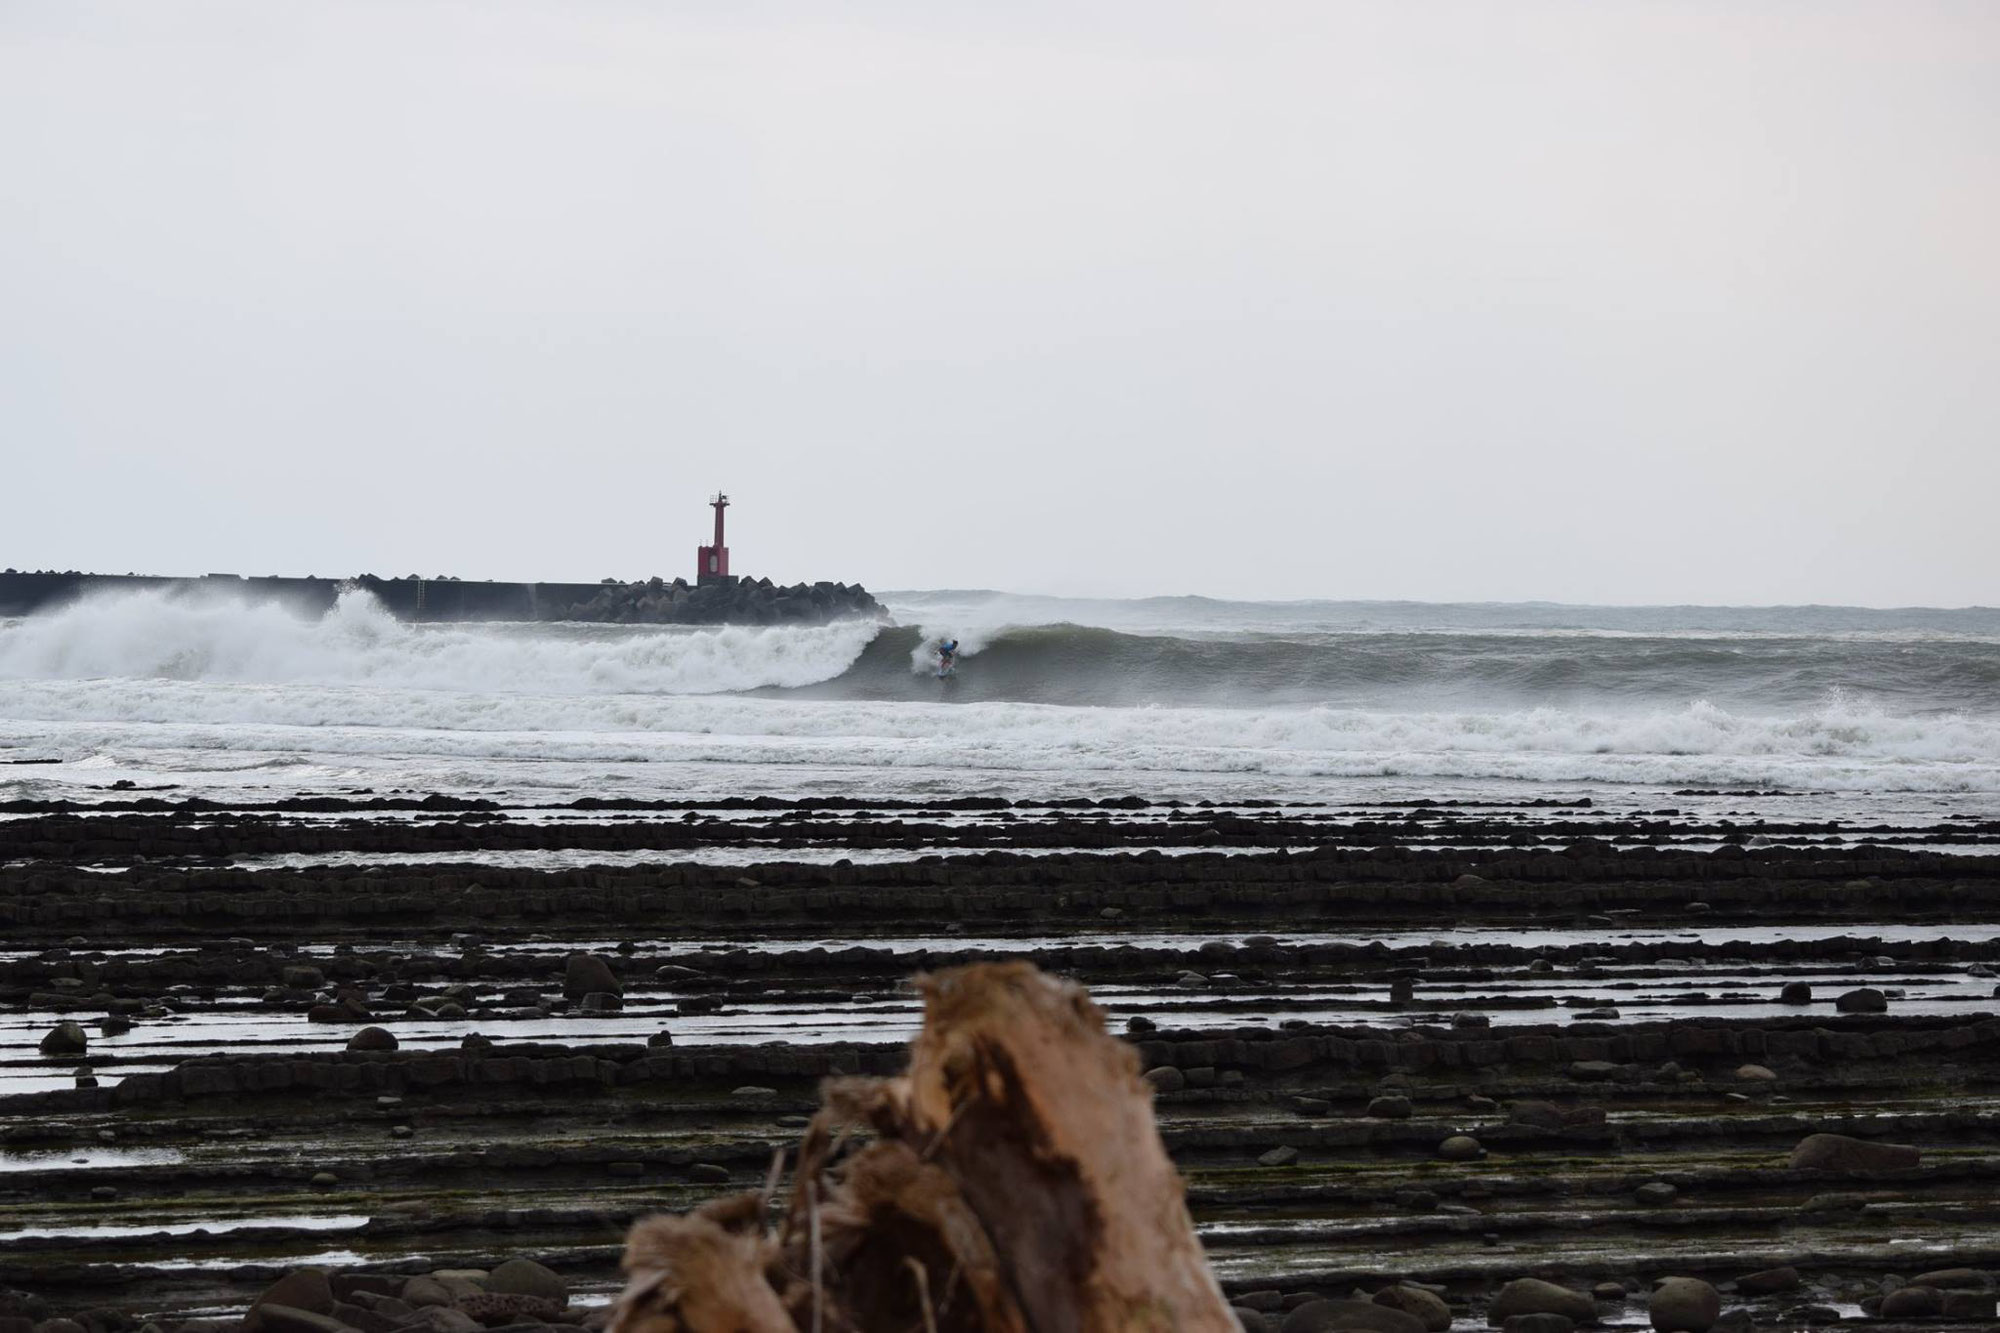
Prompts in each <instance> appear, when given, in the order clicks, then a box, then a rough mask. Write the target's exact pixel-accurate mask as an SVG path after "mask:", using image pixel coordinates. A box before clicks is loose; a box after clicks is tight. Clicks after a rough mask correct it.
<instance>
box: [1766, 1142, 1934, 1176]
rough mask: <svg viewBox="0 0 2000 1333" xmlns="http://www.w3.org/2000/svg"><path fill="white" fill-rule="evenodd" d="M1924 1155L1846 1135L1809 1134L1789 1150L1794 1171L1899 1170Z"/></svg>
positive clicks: (1904, 1145)
mask: <svg viewBox="0 0 2000 1333" xmlns="http://www.w3.org/2000/svg"><path fill="white" fill-rule="evenodd" d="M1922 1160H1923V1154H1922V1153H1920V1152H1918V1151H1917V1149H1915V1148H1913V1147H1910V1146H1909V1145H1908V1144H1905V1143H1873V1142H1870V1141H1869V1140H1867V1139H1856V1138H1850V1137H1848V1136H1847V1135H1845V1134H1808V1135H1806V1136H1805V1137H1804V1138H1803V1139H1800V1140H1799V1146H1798V1147H1796V1148H1794V1149H1792V1161H1791V1165H1792V1169H1793V1170H1794V1171H1902V1170H1907V1169H1908V1168H1910V1167H1913V1166H1915V1165H1917V1164H1918V1163H1919V1162H1920V1161H1922Z"/></svg>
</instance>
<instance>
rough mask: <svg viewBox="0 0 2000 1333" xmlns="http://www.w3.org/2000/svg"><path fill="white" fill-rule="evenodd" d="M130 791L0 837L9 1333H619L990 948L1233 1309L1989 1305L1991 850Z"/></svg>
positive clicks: (1957, 825)
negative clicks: (1033, 995) (1046, 1017)
mask: <svg viewBox="0 0 2000 1333" xmlns="http://www.w3.org/2000/svg"><path fill="white" fill-rule="evenodd" d="M106 796H107V803H106V804H104V805H96V806H92V805H65V804H49V803H44V804H41V805H35V806H27V805H20V806H19V807H18V808H10V809H8V810H6V811H4V812H0V813H4V814H6V815H7V816H8V817H7V818H4V819H0V940H4V943H0V1034H4V1036H0V1288H7V1289H9V1291H10V1292H11V1294H0V1333H37V1331H39V1333H76V1329H78V1328H80V1329H83V1330H85V1333H124V1331H125V1330H128V1329H134V1328H140V1327H143V1326H144V1325H145V1324H147V1323H151V1324H154V1325H156V1326H157V1327H158V1328H159V1329H160V1330H162V1333H223V1330H225V1329H228V1330H233V1329H235V1328H238V1327H240V1326H243V1319H244V1314H245V1311H246V1310H250V1309H252V1306H253V1303H254V1302H258V1301H260V1299H261V1301H262V1304H261V1305H259V1306H257V1307H256V1310H257V1312H256V1313H254V1314H252V1316H251V1318H250V1320H249V1324H248V1327H250V1328H251V1329H252V1330H253V1331H254V1330H263V1331H264V1333H272V1331H274V1330H275V1331H278V1333H338V1330H340V1329H345V1328H352V1329H357V1330H361V1333H389V1331H390V1330H393V1329H411V1330H430V1333H471V1330H472V1329H474V1328H479V1327H508V1328H514V1329H517V1330H518V1333H536V1330H539V1329H540V1328H544V1327H548V1328H559V1329H570V1328H585V1329H591V1328H595V1327H596V1326H597V1325H598V1324H600V1323H601V1322H602V1320H603V1317H604V1316H603V1314H602V1308H603V1304H604V1302H605V1301H606V1300H607V1299H608V1298H609V1296H610V1295H611V1293H612V1292H613V1291H614V1290H615V1289H616V1286H617V1283H618V1277H617V1273H616V1265H617V1259H618V1254H619V1251H620V1244H621V1240H622V1236H623V1232H624V1230H625V1228H626V1227H627V1226H629V1225H630V1224H631V1222H633V1221H634V1220H635V1219H637V1218H638V1217H640V1216H642V1215H644V1214H646V1213H649V1212H653V1211H657V1210H662V1209H664V1210H682V1209H686V1208H690V1207H694V1206H696V1205H698V1204H700V1203H702V1202H704V1201H706V1200H708V1199H711V1198H713V1197H715V1196H717V1195H718V1194H723V1193H730V1192H735V1191H741V1190H746V1189H755V1188H757V1187H758V1186H759V1185H760V1184H761V1182H762V1181H763V1179H764V1177H765V1174H766V1172H767V1171H768V1170H769V1168H770V1164H771V1161H772V1158H773V1155H774V1153H776V1152H777V1151H779V1150H780V1149H783V1148H787V1147H789V1146H790V1145H791V1144H792V1143H793V1142H794V1141H795V1140H796V1138H797V1136H798V1133H799V1131H800V1129H801V1127H802V1125H803V1120H804V1117H806V1116H807V1115H809V1114H810V1113H811V1111H812V1110H813V1109H814V1108H815V1107H816V1106H817V1104H818V1091H817V1090H818V1085H819V1083H820V1081H821V1080H822V1079H823V1078H825V1077H827V1076H829V1075H837V1074H851V1073H864V1074H892V1073H895V1072H897V1071H898V1070H899V1069H900V1068H901V1066H902V1063H903V1061H904V1059H905V1049H906V1043H907V1041H908V1038H909V1036H910V1034H911V1033H912V1032H913V1031H914V1026H915V1023H916V1006H915V1002H914V999H913V997H912V995H911V992H910V989H909V986H908V978H909V977H910V976H911V975H913V974H914V973H917V972H920V971H931V970H936V969H939V968H944V967H950V966H957V965H961V964H964V963H968V962H973V961H978V960H982V959H994V958H1004V959H1019V960H1023V961H1029V962H1033V963H1035V964H1037V965H1038V966H1040V967H1041V968H1043V969H1045V970H1047V971H1051V972H1054V973H1058V974H1061V975H1064V976H1068V977H1073V978H1075V979H1076V980H1078V981H1080V982H1081V983H1083V984H1085V985H1086V986H1088V987H1090V989H1091V991H1092V993H1093V995H1094V996H1095V998H1096V1000H1097V1003H1098V1004H1099V1005H1100V1006H1102V1007H1103V1008H1104V1009H1105V1010H1106V1012H1107V1013H1108V1014H1109V1016H1110V1018H1111V1020H1112V1022H1113V1024H1114V1028H1115V1030H1116V1031H1118V1032H1120V1033H1121V1034H1123V1035H1124V1036H1125V1038H1126V1039H1127V1040H1128V1041H1130V1042H1131V1043H1132V1045H1133V1047H1134V1049H1135V1050H1136V1052H1137V1056H1138V1059H1139V1061H1140V1064H1141V1065H1142V1067H1143V1068H1144V1069H1145V1070H1146V1078H1147V1081H1148V1082H1149V1083H1151V1084H1152V1086H1153V1088H1154V1089H1155V1095H1156V1110H1157V1115H1158V1119H1159V1124H1160V1134H1161V1139H1162V1142H1163V1143H1164V1145H1165V1146H1166V1148H1167V1150H1168V1152H1169V1154H1170V1155H1171V1157H1172V1158H1173V1160H1174V1162H1175V1164H1176V1166H1177V1167H1178V1169H1179V1170H1180V1172H1181V1173H1182V1175H1183V1177H1184V1178H1185V1180H1186V1182H1187V1199H1188V1204H1189V1207H1190V1209H1191V1211H1192V1213H1193V1215H1194V1219H1195V1222H1196V1225H1197V1229H1198V1234H1199V1235H1200V1236H1201V1238H1202V1240H1203V1242H1204V1244H1205V1246H1206V1247H1207V1249H1208V1251H1209V1255H1210V1259H1211V1262H1212V1264H1213V1265H1214V1267H1215V1269H1216V1271H1217V1273H1218V1275H1219V1276H1220V1277H1221V1279H1222V1281H1223V1284H1224V1287H1225V1290H1226V1291H1227V1293H1228V1294H1229V1296H1230V1297H1231V1299H1232V1301H1233V1302H1234V1303H1235V1304H1236V1305H1237V1306H1238V1307H1239V1312H1240V1318H1241V1321H1242V1322H1243V1324H1244V1326H1245V1327H1246V1328H1247V1329H1249V1330H1251V1333H1257V1331H1258V1330H1259V1329H1263V1328H1270V1329H1275V1330H1278V1331H1279V1333H1323V1331H1324V1330H1331V1329H1333V1328H1336V1327H1371V1328H1377V1329H1393V1330H1401V1331H1403V1333H1408V1331H1409V1330H1411V1329H1412V1328H1413V1327H1423V1328H1431V1329H1442V1328H1444V1327H1447V1326H1449V1324H1450V1323H1451V1322H1452V1321H1453V1320H1456V1321H1458V1322H1460V1323H1461V1324H1463V1325H1464V1326H1467V1327H1470V1326H1472V1324H1473V1323H1475V1322H1491V1323H1492V1324H1493V1325H1494V1326H1505V1327H1508V1328H1511V1329H1513V1330H1514V1333H1537V1331H1538V1330H1549V1331H1551V1333H1553V1331H1554V1330H1559V1329H1562V1328H1566V1327H1569V1326H1570V1325H1571V1324H1580V1323H1590V1322H1597V1323H1601V1324H1604V1325H1607V1326H1612V1327H1616V1326H1620V1325H1625V1326H1642V1325H1645V1324H1646V1323H1647V1322H1648V1321H1649V1319H1650V1320H1651V1322H1652V1324H1653V1326H1655V1327H1663V1328H1664V1327H1686V1328H1697V1327H1698V1328H1703V1329H1705V1328H1708V1327H1725V1328H1727V1327H1739V1328H1740V1327H1750V1326H1753V1325H1754V1326H1756V1327H1773V1328H1821V1327H1831V1326H1834V1325H1836V1324H1839V1325H1842V1326H1846V1325H1856V1326H1867V1327H1871V1328H1898V1327H1904V1326H1909V1327H1918V1326H1921V1327H1926V1328H1946V1327H1953V1326H1958V1327H1986V1326H1989V1325H1991V1324H1992V1323H1993V1319H1994V1310H1993V1305H1994V1284H1993V1282H1992V1279H1991V1277H1990V1274H1991V1272H1992V1271H1993V1270H1994V1269H1995V1268H1996V1267H2000V1206H1997V1205H1995V1204H1994V1203H1993V1202H1992V1195H1993V1186H1994V1183H1995V1181H1996V1179H2000V1098H1996V1096H1995V1092H1996V1089H1997V1088H2000V999H1995V998H1994V991H1995V986H1996V981H2000V978H1996V976H1995V974H1996V972H2000V895H1996V894H1995V893H1994V889H1995V887H1996V879H2000V849H1996V848H1995V843H1996V841H2000V828H1996V827H1995V826H1994V825H1993V824H1991V823H1990V822H1982V821H1979V820H1959V821H1952V822H1949V823H1944V824H1936V825H1930V824H1926V825H1913V826H1909V827H1889V826H1870V827H1867V828H1848V827H1843V826H1838V825H1830V824H1826V823H1815V824H1812V825H1800V824H1787V823H1785V822H1783V821H1781V820H1779V819H1776V818H1770V819H1766V820H1764V821H1763V822H1761V823H1760V822H1758V821H1757V819H1756V817H1755V815H1754V813H1752V807H1754V806H1755V805H1756V804H1757V803H1756V801H1755V800H1753V799H1751V798H1750V797H1747V796H1746V797H1745V798H1743V799H1742V801H1741V802H1739V804H1741V805H1742V806H1743V807H1744V809H1743V810H1742V811H1737V812H1733V813H1731V812H1726V811H1723V812H1719V811H1718V810H1716V809H1714V808H1712V807H1714V805H1715V803H1714V802H1712V801H1711V802H1709V803H1708V807H1707V808H1700V809H1697V808H1695V807H1697V806H1699V805H1700V804H1701V803H1700V802H1695V801H1691V802H1690V805H1689V809H1688V811H1687V812H1686V813H1681V812H1678V811H1675V812H1647V813H1644V814H1633V813H1624V814H1613V813H1611V812H1607V811H1597V810H1591V809H1588V808H1583V807H1574V806H1572V807H1551V806H1547V805H1542V806H1521V807H1512V808H1509V807H1478V808H1470V807H1449V806H1443V805H1436V804H1431V803H1421V802H1419V803H1412V804H1410V805H1407V806H1396V807H1387V806H1371V807H1353V808H1331V807H1302V806H1266V807H1228V808H1220V807H1201V806H1181V805H1149V804H1147V803H1145V802H1136V801H1112V802H1068V803H1062V804H1058V805H1051V804H1046V803H1041V804H1027V803H1022V804H1013V803H1008V802H1003V801H975V802H941V803H910V804H909V805H907V806H896V805H893V804H891V803H885V802H865V803H864V802H829V801H777V800H771V801H735V802H713V803H700V802H680V803H619V802H591V803H577V804H573V805H569V806H563V807H555V808H547V809H529V808H507V809H498V808H494V807H492V806H490V805H488V804H486V803H481V802H462V801H460V802H454V801H445V800H439V799H436V798H424V797H421V796H417V795H411V796H396V795H392V796H375V795H372V794H371V795H360V796H355V797H353V798H349V799H344V800H343V799H331V798H328V799H318V800H315V801H312V802H306V803H297V802H279V803H274V804H272V805H268V806H249V807H237V808H223V807H218V806H216V805H214V804H212V803H206V802H185V803H184V802H180V801H177V800H173V799H161V798H158V797H155V796H149V795H147V794H143V793H122V794H121V793H106ZM1724 804H1727V802H1725V803H1724ZM259 858H288V861H287V863H286V864H283V865H274V864H260V863H259V862H258V859H259ZM342 858H348V859H347V860H345V861H343V860H342ZM536 858H540V860H536ZM549 858H558V859H561V860H562V861H563V863H562V864H559V865H551V864H549V863H548V862H549ZM603 858H613V860H612V861H605V860H604V859H603ZM616 858H626V859H624V860H617V859H616ZM704 858H706V859H704ZM72 1025H73V1028H72ZM44 1043H47V1045H46V1047H45V1046H44ZM1826 1135H1833V1136H1840V1137H1839V1138H1836V1139H1826V1138H1822V1137H1819V1136H1826ZM315 1274H319V1275H318V1276H316V1275H315ZM1660 1279H1674V1281H1673V1282H1671V1283H1668V1284H1667V1285H1666V1286H1665V1287H1664V1288H1663V1289H1662V1290H1663V1291H1664V1292H1665V1295H1661V1294H1657V1293H1656V1291H1655V1286H1656V1282H1658V1280H1660ZM1524 1283H1526V1284H1527V1285H1523V1284H1524ZM1536 1283H1540V1284H1545V1285H1539V1286H1538V1285H1534V1284H1536ZM273 1284H278V1286H277V1289H276V1290H275V1291H272V1290H270V1289H271V1288H272V1287H273ZM1710 1288H1712V1289H1713V1290H1712V1291H1710ZM1357 1297H1367V1298H1370V1299H1369V1300H1368V1306H1369V1309H1368V1310H1366V1311H1361V1312H1357V1310H1356V1308H1355V1307H1353V1306H1352V1305H1351V1304H1350V1302H1352V1301H1354V1300H1355V1299H1356V1298H1357ZM1711 1297H1712V1300H1711ZM517 1298H518V1299H517ZM1329 1302H1331V1304H1328V1303H1329ZM1711 1306H1712V1307H1713V1308H1711ZM1392 1316H1401V1317H1402V1318H1403V1319H1414V1320H1416V1321H1418V1322H1417V1324H1416V1325H1415V1326H1412V1325H1410V1324H1406V1323H1402V1322H1399V1321H1398V1319H1397V1318H1394V1317H1392ZM1509 1320H1513V1321H1515V1322H1513V1323H1509V1322H1508V1321H1509ZM1524 1320H1525V1321H1529V1322H1521V1321H1524ZM1564 1320H1567V1321H1570V1322H1569V1324H1565V1323H1563V1322H1561V1321H1564ZM1662 1320H1665V1322H1664V1323H1662V1322H1661V1321H1662ZM10 1321H11V1322H10ZM64 1321H71V1322H73V1324H74V1326H75V1327H71V1326H70V1324H69V1323H65V1322H64ZM1357 1321H1359V1322H1357Z"/></svg>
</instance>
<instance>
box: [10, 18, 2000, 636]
mask: <svg viewBox="0 0 2000 1333" xmlns="http://www.w3.org/2000/svg"><path fill="white" fill-rule="evenodd" d="M1996 238H2000V4H1995V3H1992V2H1991V0H1968V2H1967V3H1961V4H1930V3H1920V2H1918V0H1879V2H1877V3H1866V4H1854V3H1839V2H1838V0H1796V2H1793V3H1777V2H1773V0H1764V2H1758V0H1716V2H1715V3H1692V2H1688V3H1667V2H1666V0H1648V2H1647V3H1616V2H1614V0H1577V2H1575V3H1568V2H1560V3H1558V2H1552V0H1511V2H1509V3H1490V2H1485V0H1482V2H1481V3H1469V4H1451V3H1409V0H1382V2H1381V3H1330V2H1329V0H1311V2H1310V3H1297V4H1286V3H1253V4H1245V3H1220V2H1218V3H1213V4H1188V3H1176V2H1174V0H1142V2H1135V3H1129V4H1128V3H1084V4H1078V3H1073V2H1070V3H1046V4H1042V3H1022V2H1021V0H1010V2H1009V3H1006V4H952V3H941V2H940V0H910V2H909V3H865V2H864V3H847V4H838V5H834V4H824V3H819V4H805V3H800V4H785V3H774V4H754V3H740V2H738V0H717V2H716V3H702V4H694V3H690V4H668V3H656V2H650V0H649V2H646V3H641V2H639V0H630V2H629V3H628V2H623V0H597V2H596V3H587V4H586V3H573V2H572V0H539V2H536V3H529V2H526V0H465V2H464V3H447V2H445V0H393V2H391V0H379V2H372V3H371V2H370V0H285V2H284V3H274V2H273V0H213V2H207V3H201V2H195V0H187V2H176V3H169V2H167V0H131V2H129V3H103V2H100V0H46V2H40V0H0V455H4V475H0V488H4V493H5V495H6V497H7V503H6V505H5V508H4V511H0V512H4V517H0V566H4V565H16V566H20V567H24V568H25V567H41V566H52V567H77V568H86V569H99V570H113V571H119V572H122V571H124V570H127V569H135V570H141V571H161V572H201V571H205V570H232V571H236V572H241V573H276V572H282V573H320V574H349V573H356V572H361V571H363V570H366V571H371V572H375V573H379V574H400V573H409V572H421V573H423V574H426V575H430V574H436V573H440V572H450V573H457V574H461V575H464V576H467V577H498V578H550V579H555V578H583V579H595V578H598V577H600V576H603V575H609V574H616V575H621V576H637V575H645V574H650V573H656V572H657V573H663V574H668V575H672V574H675V573H684V572H691V567H692V564H693V548H694V546H695V545H696V543H697V541H698V540H701V539H702V535H703V533H704V532H705V530H706V526H707V520H708V513H707V510H706V509H705V508H704V507H703V502H704V500H705V499H706V497H707V494H708V492H709V491H711V490H713V489H714V488H716V487H718V486H720V487H723V488H726V489H727V490H729V491H730V492H731V493H732V494H733V495H734V496H735V498H736V501H737V505H736V507H735V508H734V509H733V510H732V512H731V519H732V532H731V542H730V544H731V546H732V548H733V551H734V558H735V562H736V564H737V567H738V568H739V569H740V570H743V571H746V572H751V573H769V574H771V575H773V576H774V577H780V578H785V579H791V578H800V577H804V578H821V577H829V578H847V579H857V578H858V579H862V580H865V581H867V582H869V583H871V584H873V585H876V586H899V587H1000V588H1008V589H1014V590H1022V591H1049V592H1089V593H1106V594H1147V593H1178V592H1199V593H1208V594H1214V595H1222V596H1247V597H1307V596H1328V597H1418V598H1437V599H1518V598H1547V599H1555V600H1570V601H1611V602H1651V601H1707V602H1768V601H1806V600H1813V601H1835V602H1855V603H1871V604H1887V603H1928V604H1960V603H1966V602H1985V603H1994V602H2000V535H1996V533H2000V523H1996V521H1995V512H1996V497H2000V242H1996Z"/></svg>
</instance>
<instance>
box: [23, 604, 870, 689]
mask: <svg viewBox="0 0 2000 1333" xmlns="http://www.w3.org/2000/svg"><path fill="white" fill-rule="evenodd" d="M875 633H876V626H875V625H874V624H872V623H869V622H863V621H838V622H835V623H834V624H831V625H826V626H820V627H814V628H806V629H799V628H786V629H779V628H754V629H753V628H744V627H740V626H729V627H718V628H713V629H703V630H689V629H661V628H646V629H643V630H635V629H633V628H632V627H627V626H606V627H591V626H580V625H562V626H542V625H535V626H526V625H410V624H405V623H404V622H402V621H399V620H397V619H396V618H395V617H394V616H392V615H391V614H390V613H389V612H388V611H387V610H386V609H384V607H383V606H382V604H381V603H380V602H379V601H377V600H376V599H375V598H374V597H373V596H371V595H370V594H368V593H366V592H363V591H359V590H354V591H349V592H345V593H342V594H341V596H340V600H339V601H338V602H337V603H336V604H335V606H334V607H333V609H332V610H330V611H328V612H327V613H326V615H325V616H324V617H322V618H320V619H316V620H314V619H305V618H301V617H299V616H297V615H294V614H292V613H291V612H290V611H288V610H286V609H284V608H283V607H281V606H276V605H268V604H267V605H252V604H247V603H245V602H243V601H241V600H238V599H235V598H230V597H227V596H212V597H186V596H176V595H173V594H169V593H164V592H135V593H121V594H114V595H111V596H105V597H98V598H89V599H85V600H84V601H81V602H78V603H77V604H75V605H73V606H70V607H67V608H65V609H63V610H61V611H57V612H54V613H52V614H49V615H44V616H33V617H29V618H28V619H25V620H21V621H17V622H15V623H13V624H11V625H0V679H13V680H26V679H40V680H50V679H55V680H104V679H153V680H183V681H207V682H216V683H227V684H259V685H354V686H394V687H397V688H403V689H423V690H442V691H453V692H471V693H503V692H504V693H512V692H524V693H533V694H550V695H566V694H716V693H722V692H725V691H730V690H748V689H755V688H757V687H759V686H781V687H782V686H800V685H806V684H810V683H812V682H815V681H820V680H826V679H829V678H831V677H834V676H838V675H840V674H841V673H842V672H843V671H845V670H847V668H848V667H849V666H851V665H852V664H853V663H854V661H855V659H856V658H857V657H859V656H860V655H861V651H862V650H863V649H864V648H866V647H867V646H868V642H869V640H870V639H872V638H874V637H875Z"/></svg>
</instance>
